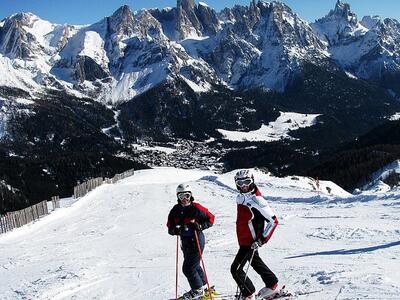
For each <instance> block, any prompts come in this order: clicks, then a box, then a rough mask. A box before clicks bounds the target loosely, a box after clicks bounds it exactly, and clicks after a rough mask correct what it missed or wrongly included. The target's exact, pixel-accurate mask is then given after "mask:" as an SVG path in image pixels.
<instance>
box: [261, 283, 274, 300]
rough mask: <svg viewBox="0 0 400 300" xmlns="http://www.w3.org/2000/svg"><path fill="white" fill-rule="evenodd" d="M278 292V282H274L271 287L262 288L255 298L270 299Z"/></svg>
mask: <svg viewBox="0 0 400 300" xmlns="http://www.w3.org/2000/svg"><path fill="white" fill-rule="evenodd" d="M278 293H279V289H278V284H274V285H273V286H272V287H270V288H268V287H264V288H262V289H261V290H260V291H259V292H258V293H257V295H256V299H259V300H261V299H264V300H271V299H274V297H275V296H276V295H277V294H278Z"/></svg>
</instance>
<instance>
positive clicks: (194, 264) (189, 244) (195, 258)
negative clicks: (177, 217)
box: [182, 231, 206, 290]
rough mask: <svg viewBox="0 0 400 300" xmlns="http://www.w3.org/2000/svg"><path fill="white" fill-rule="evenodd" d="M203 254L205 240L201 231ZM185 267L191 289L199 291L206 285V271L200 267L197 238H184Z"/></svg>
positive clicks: (184, 270)
mask: <svg viewBox="0 0 400 300" xmlns="http://www.w3.org/2000/svg"><path fill="white" fill-rule="evenodd" d="M198 236H199V244H200V248H201V252H203V250H204V246H205V238H204V234H203V233H202V232H201V231H200V232H199V233H198ZM182 251H183V265H182V271H183V274H185V276H186V278H187V280H188V282H189V285H190V288H191V289H192V290H197V289H199V288H201V287H202V286H204V285H205V284H206V278H205V275H204V271H203V269H202V268H201V266H200V253H199V249H198V247H197V243H196V238H195V237H192V238H182Z"/></svg>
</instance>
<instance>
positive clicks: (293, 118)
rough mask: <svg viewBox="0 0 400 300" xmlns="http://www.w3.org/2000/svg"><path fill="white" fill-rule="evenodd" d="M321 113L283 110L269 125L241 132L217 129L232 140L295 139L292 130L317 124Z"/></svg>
mask: <svg viewBox="0 0 400 300" xmlns="http://www.w3.org/2000/svg"><path fill="white" fill-rule="evenodd" d="M318 116H320V115H319V114H299V113H293V112H281V113H280V116H279V117H278V118H277V119H276V120H275V121H274V122H270V123H269V124H268V125H264V124H263V125H262V126H261V128H260V129H257V130H254V131H249V132H241V131H229V130H224V129H217V130H218V131H219V132H220V133H221V134H222V135H223V136H224V138H225V139H227V140H230V141H257V142H259V141H265V142H272V141H279V140H281V139H293V138H292V137H291V136H290V135H289V133H290V131H293V130H297V129H299V128H305V127H310V126H312V125H315V124H316V118H317V117H318Z"/></svg>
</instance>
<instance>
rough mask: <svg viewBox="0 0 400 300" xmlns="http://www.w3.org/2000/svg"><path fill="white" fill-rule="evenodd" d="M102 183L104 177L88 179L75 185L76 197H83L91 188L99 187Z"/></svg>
mask: <svg viewBox="0 0 400 300" xmlns="http://www.w3.org/2000/svg"><path fill="white" fill-rule="evenodd" d="M102 184H103V177H97V178H93V179H89V180H88V181H85V182H83V183H81V184H78V185H77V186H76V187H74V198H75V199H77V198H80V197H83V196H85V195H86V194H87V193H89V192H90V191H91V190H94V189H95V188H97V187H98V186H100V185H102Z"/></svg>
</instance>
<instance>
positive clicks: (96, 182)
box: [74, 169, 135, 199]
mask: <svg viewBox="0 0 400 300" xmlns="http://www.w3.org/2000/svg"><path fill="white" fill-rule="evenodd" d="M134 173H135V170H134V169H131V170H128V171H125V172H123V173H121V174H116V175H115V176H114V177H113V178H103V177H97V178H93V179H89V180H88V181H85V182H83V183H81V184H78V185H77V186H76V187H74V198H75V199H77V198H80V197H83V196H85V195H86V194H87V193H89V192H90V191H92V190H94V189H95V188H96V187H98V186H100V185H102V184H103V183H116V182H118V181H119V180H121V179H124V178H127V177H129V176H132V175H133V174H134Z"/></svg>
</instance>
